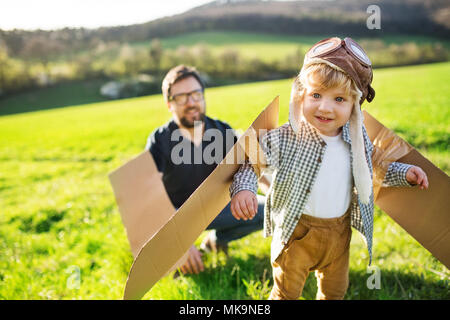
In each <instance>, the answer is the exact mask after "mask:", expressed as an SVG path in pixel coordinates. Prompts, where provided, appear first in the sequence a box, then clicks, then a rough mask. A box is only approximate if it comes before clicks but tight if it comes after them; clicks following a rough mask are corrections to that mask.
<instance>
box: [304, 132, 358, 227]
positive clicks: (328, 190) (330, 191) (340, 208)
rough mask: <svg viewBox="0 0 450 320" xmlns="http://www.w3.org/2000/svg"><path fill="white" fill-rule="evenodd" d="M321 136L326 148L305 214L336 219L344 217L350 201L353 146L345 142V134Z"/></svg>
mask: <svg viewBox="0 0 450 320" xmlns="http://www.w3.org/2000/svg"><path fill="white" fill-rule="evenodd" d="M320 136H321V137H322V139H323V140H324V141H325V142H326V144H327V146H326V149H325V153H324V156H323V159H322V163H321V166H320V169H319V173H318V174H317V177H316V181H315V182H314V185H313V187H312V190H311V194H310V196H309V198H308V201H307V203H306V206H305V209H304V213H306V214H307V215H310V216H314V217H318V218H337V217H340V216H342V215H344V213H345V212H346V211H347V209H348V207H349V205H350V201H351V190H352V186H353V180H352V173H351V168H350V146H349V145H348V144H347V143H346V142H345V141H344V140H343V139H342V132H341V133H340V134H339V135H337V136H335V137H329V136H325V135H322V134H320Z"/></svg>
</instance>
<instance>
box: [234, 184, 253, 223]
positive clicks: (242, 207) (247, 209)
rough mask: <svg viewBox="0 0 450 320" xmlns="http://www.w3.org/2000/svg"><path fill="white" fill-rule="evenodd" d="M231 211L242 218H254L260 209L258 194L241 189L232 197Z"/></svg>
mask: <svg viewBox="0 0 450 320" xmlns="http://www.w3.org/2000/svg"><path fill="white" fill-rule="evenodd" d="M230 208H231V213H232V214H233V217H235V218H236V219H238V220H240V219H241V218H242V219H244V220H248V219H253V218H254V217H255V214H256V212H257V211H258V200H257V199H256V195H255V194H254V193H253V192H251V191H249V190H242V191H239V192H238V193H237V194H235V195H234V197H233V198H232V199H231V206H230Z"/></svg>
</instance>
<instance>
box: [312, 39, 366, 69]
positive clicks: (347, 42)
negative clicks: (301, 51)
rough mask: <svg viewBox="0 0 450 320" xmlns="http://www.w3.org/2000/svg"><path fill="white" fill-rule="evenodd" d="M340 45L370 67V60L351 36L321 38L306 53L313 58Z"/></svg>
mask: <svg viewBox="0 0 450 320" xmlns="http://www.w3.org/2000/svg"><path fill="white" fill-rule="evenodd" d="M341 47H344V48H345V49H346V51H347V52H348V53H349V54H351V55H352V56H353V57H354V58H355V59H356V60H358V61H359V62H360V63H361V64H362V65H363V66H366V67H370V66H371V65H372V62H370V59H369V57H368V56H367V54H366V52H365V51H364V50H363V48H361V47H360V45H359V44H357V43H356V41H355V40H353V39H352V38H345V39H344V40H341V39H340V38H337V37H334V38H328V39H325V40H322V41H320V42H319V43H317V44H316V45H315V46H314V47H312V48H311V49H310V50H309V51H308V53H307V54H306V55H307V56H308V58H314V57H318V56H320V55H324V54H326V53H330V52H333V51H335V50H337V49H339V48H341Z"/></svg>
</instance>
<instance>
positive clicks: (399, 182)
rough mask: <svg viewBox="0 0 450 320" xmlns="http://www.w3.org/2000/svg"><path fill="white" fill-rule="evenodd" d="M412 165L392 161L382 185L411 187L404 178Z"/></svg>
mask: <svg viewBox="0 0 450 320" xmlns="http://www.w3.org/2000/svg"><path fill="white" fill-rule="evenodd" d="M411 167H412V165H410V164H406V163H401V162H392V163H391V164H390V166H389V168H388V170H387V172H386V175H385V177H384V181H383V187H411V186H413V185H412V184H410V183H409V182H408V180H406V172H407V171H408V169H409V168H411Z"/></svg>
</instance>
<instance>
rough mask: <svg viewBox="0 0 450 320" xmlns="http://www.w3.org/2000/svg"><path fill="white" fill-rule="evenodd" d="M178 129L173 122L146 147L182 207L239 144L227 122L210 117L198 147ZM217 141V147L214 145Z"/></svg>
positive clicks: (171, 193)
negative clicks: (235, 145) (234, 146)
mask: <svg viewBox="0 0 450 320" xmlns="http://www.w3.org/2000/svg"><path fill="white" fill-rule="evenodd" d="M177 129H179V127H178V125H177V124H176V123H175V122H174V121H173V119H172V120H170V121H169V122H167V123H166V124H165V125H163V126H161V127H159V128H157V129H156V130H155V131H153V132H152V133H151V134H150V136H149V138H148V140H147V146H146V149H147V150H149V151H150V153H151V155H152V156H153V159H154V160H155V163H156V166H157V168H158V171H160V172H162V173H163V177H162V179H163V183H164V187H165V188H166V191H167V194H168V195H169V198H170V200H171V202H172V204H173V205H174V206H175V208H179V207H181V205H182V204H183V203H184V202H185V201H186V200H187V199H188V198H189V197H190V195H191V194H192V193H193V192H194V191H195V189H197V187H198V186H199V185H200V184H201V183H202V182H203V181H204V180H205V179H206V178H207V177H208V176H209V174H210V173H211V172H212V171H213V170H214V169H215V168H216V166H217V164H219V163H220V161H222V159H223V158H224V157H225V155H226V154H227V152H228V151H229V150H230V149H231V148H232V147H233V145H234V144H235V143H236V141H237V137H236V135H235V134H234V132H233V131H232V129H231V127H230V126H229V125H228V124H227V123H225V122H222V121H220V120H214V119H211V118H209V117H205V132H204V134H203V140H202V143H201V145H199V146H198V147H196V146H195V145H194V143H193V142H192V141H191V140H189V139H187V138H185V137H184V136H182V135H181V134H179V131H177ZM211 129H212V130H211ZM172 140H174V141H172ZM216 140H217V143H218V144H217V145H216V144H212V143H213V142H214V141H216ZM209 145H210V147H209V148H208V146H209ZM220 146H221V148H222V149H219V147H220ZM174 148H175V149H174ZM200 148H201V149H200ZM205 148H206V150H205ZM205 151H206V152H205ZM172 152H173V154H172ZM199 155H200V156H199ZM208 155H211V156H212V157H213V158H214V160H213V161H212V159H213V158H212V157H211V156H208Z"/></svg>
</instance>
